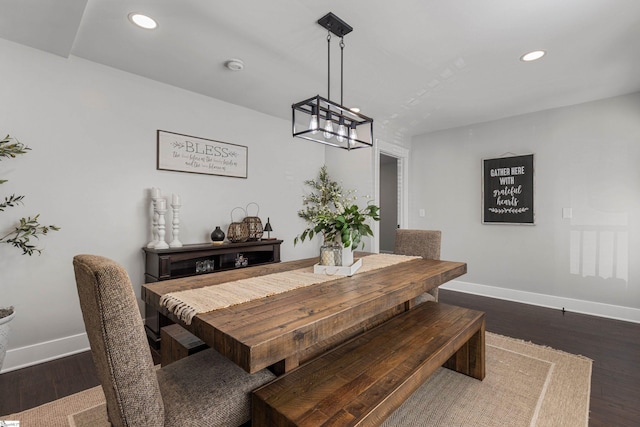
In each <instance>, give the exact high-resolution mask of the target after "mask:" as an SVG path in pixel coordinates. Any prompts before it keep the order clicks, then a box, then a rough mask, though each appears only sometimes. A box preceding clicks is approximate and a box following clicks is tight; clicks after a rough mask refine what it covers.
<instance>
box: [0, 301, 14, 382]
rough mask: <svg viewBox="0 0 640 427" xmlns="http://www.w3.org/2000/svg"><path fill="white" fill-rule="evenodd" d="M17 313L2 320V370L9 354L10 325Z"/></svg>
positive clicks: (0, 337) (0, 329) (0, 352)
mask: <svg viewBox="0 0 640 427" xmlns="http://www.w3.org/2000/svg"><path fill="white" fill-rule="evenodd" d="M15 315H16V312H15V311H14V312H13V313H11V314H10V315H9V316H7V317H3V318H2V319H0V370H2V363H3V362H4V356H5V355H6V354H7V346H8V344H9V333H10V332H11V327H10V323H11V320H13V318H14V316H15Z"/></svg>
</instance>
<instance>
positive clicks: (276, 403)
mask: <svg viewBox="0 0 640 427" xmlns="http://www.w3.org/2000/svg"><path fill="white" fill-rule="evenodd" d="M484 333H485V320H484V313H482V312H479V311H475V310H469V309H465V308H461V307H455V306H451V305H445V304H440V303H435V302H426V303H424V304H421V305H418V306H417V307H415V308H412V309H411V310H409V311H407V312H404V313H402V314H400V315H398V316H396V317H394V318H392V319H390V320H389V321H387V322H385V323H383V324H382V325H380V326H378V327H376V328H374V329H371V330H369V331H367V332H365V333H363V334H361V335H359V336H357V337H355V338H353V339H352V340H350V341H347V342H346V343H344V344H342V345H341V346H339V347H336V348H335V349H333V350H331V351H329V352H327V353H325V354H323V355H321V356H319V357H317V358H315V359H313V360H311V361H309V362H308V363H306V364H304V365H301V366H300V367H298V368H296V369H294V370H292V371H290V372H288V373H286V374H284V375H283V376H281V377H278V378H277V379H275V380H274V381H272V382H271V383H269V384H267V385H265V386H263V387H261V388H259V389H257V390H255V391H254V392H253V395H252V425H253V426H254V427H256V426H269V427H278V426H310V427H318V426H329V425H331V426H374V425H379V424H380V423H382V422H383V421H384V420H385V419H386V418H387V417H388V416H389V415H390V414H391V413H393V411H395V410H396V409H397V408H398V407H399V406H400V405H401V404H402V402H404V401H405V400H406V399H407V398H408V397H409V396H410V395H411V394H412V393H413V392H414V391H415V390H416V389H417V388H418V387H420V385H421V384H422V383H423V382H424V381H425V380H426V379H427V378H428V377H429V376H430V375H431V374H432V373H433V372H434V371H435V370H436V369H438V368H439V367H440V366H445V367H447V368H450V369H454V370H456V371H458V372H461V373H463V374H466V375H469V376H472V377H474V378H477V379H479V380H482V379H483V378H484V375H485V358H484V355H485V342H484Z"/></svg>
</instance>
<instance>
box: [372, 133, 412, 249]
mask: <svg viewBox="0 0 640 427" xmlns="http://www.w3.org/2000/svg"><path fill="white" fill-rule="evenodd" d="M380 154H384V155H387V156H390V157H395V158H396V159H398V223H399V225H400V228H407V227H408V226H409V149H408V148H404V147H401V146H399V145H395V144H391V143H388V142H385V141H382V140H379V139H377V140H376V145H375V150H374V155H373V168H372V169H373V186H374V192H373V194H375V204H376V205H378V206H380ZM372 230H373V236H374V239H372V247H371V250H372V252H376V253H377V252H380V222H379V221H374V222H373V227H372Z"/></svg>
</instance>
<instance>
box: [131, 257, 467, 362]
mask: <svg viewBox="0 0 640 427" xmlns="http://www.w3.org/2000/svg"><path fill="white" fill-rule="evenodd" d="M316 262H317V258H310V259H304V260H297V261H289V262H283V263H278V264H268V265H264V266H256V267H252V268H244V269H238V270H232V271H225V272H219V273H216V274H207V275H200V276H193V277H186V278H182V279H174V280H166V281H162V282H155V283H148V284H145V285H143V286H142V299H143V300H144V301H145V302H146V303H147V304H149V305H151V306H152V307H154V308H157V309H158V311H159V312H160V313H162V314H163V315H165V316H167V317H169V318H170V319H172V320H173V321H174V322H176V323H181V324H182V325H183V326H184V327H185V328H186V329H188V330H189V331H191V332H192V333H193V334H194V335H196V336H197V337H199V338H200V339H201V340H203V341H204V342H206V343H207V344H208V345H209V346H211V347H213V348H215V349H216V350H217V351H218V352H220V353H221V354H223V355H225V356H226V357H228V358H229V359H231V360H232V361H234V362H235V363H236V364H238V365H239V366H240V367H242V368H243V369H245V370H246V371H247V372H257V371H259V370H260V369H263V368H265V367H268V366H272V365H277V364H283V365H282V370H283V371H287V370H289V369H291V368H293V367H295V366H297V364H298V362H297V355H298V354H299V353H300V352H301V351H303V350H305V349H307V348H309V347H311V346H313V345H315V344H317V343H319V342H322V341H324V340H327V339H330V338H331V337H333V336H336V335H338V334H340V333H341V332H343V331H345V330H347V329H349V328H352V327H353V326H354V325H357V324H359V323H362V322H363V321H366V320H367V319H371V318H374V317H375V316H377V315H379V314H381V313H383V312H385V311H387V310H389V309H392V308H394V307H397V306H399V305H402V304H405V305H406V306H407V307H408V306H409V305H408V304H409V302H410V301H411V300H412V299H413V298H415V297H417V296H418V295H420V294H422V293H423V292H425V291H428V290H430V289H433V288H435V287H437V286H440V285H441V284H443V283H446V282H447V281H449V280H452V279H455V278H456V277H459V276H461V275H463V274H465V273H466V271H467V265H466V264H465V263H463V262H452V261H437V260H426V259H415V260H411V261H408V262H403V263H400V264H396V265H392V266H389V267H385V268H382V269H378V270H373V271H369V272H366V273H360V274H355V275H353V276H351V277H343V278H340V279H338V280H334V281H330V282H325V283H320V284H316V285H311V286H307V287H303V288H298V289H295V290H292V291H288V292H284V293H281V294H277V295H273V296H270V297H266V298H260V299H257V300H253V301H250V302H246V303H242V304H238V305H234V306H231V307H227V308H223V309H218V310H214V311H211V312H208V313H202V314H198V315H196V316H195V318H194V319H193V321H192V323H191V325H189V326H186V325H184V324H183V323H182V322H180V321H179V319H177V318H176V317H175V316H174V315H173V314H171V313H170V312H168V311H167V309H166V308H164V307H160V304H159V301H160V297H161V296H162V295H164V294H166V293H169V292H176V291H181V290H186V289H195V288H199V287H204V286H211V285H215V284H220V283H225V282H231V281H235V280H240V279H244V278H248V277H255V276H261V275H266V274H271V273H277V272H282V271H289V270H295V269H299V268H303V267H309V266H313V264H315V263H316Z"/></svg>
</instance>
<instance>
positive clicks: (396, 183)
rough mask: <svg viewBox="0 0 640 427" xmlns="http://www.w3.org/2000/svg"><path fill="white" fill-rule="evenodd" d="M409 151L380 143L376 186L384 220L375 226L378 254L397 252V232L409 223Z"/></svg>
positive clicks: (375, 166)
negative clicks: (394, 248) (395, 247)
mask: <svg viewBox="0 0 640 427" xmlns="http://www.w3.org/2000/svg"><path fill="white" fill-rule="evenodd" d="M408 159H409V150H407V149H405V148H402V147H400V146H397V145H393V144H388V143H384V142H382V141H379V140H378V141H377V148H376V155H375V165H374V170H375V186H376V192H375V194H376V196H377V204H378V206H380V221H379V222H376V223H374V225H373V228H374V236H375V237H376V238H375V239H374V242H373V243H374V247H373V248H372V249H373V250H374V252H381V253H393V247H394V245H395V238H396V230H397V229H398V228H406V227H407V223H408V204H409V201H408V190H407V182H408V176H409V175H408V167H407V163H408Z"/></svg>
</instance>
